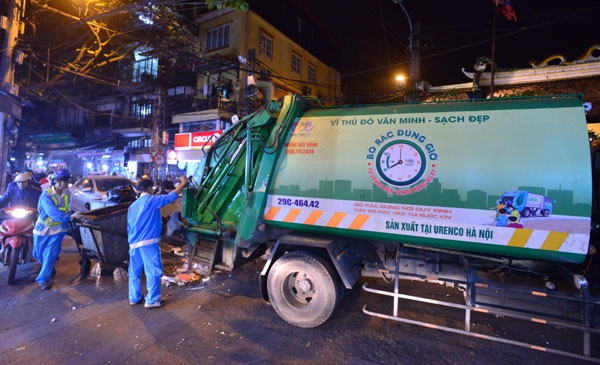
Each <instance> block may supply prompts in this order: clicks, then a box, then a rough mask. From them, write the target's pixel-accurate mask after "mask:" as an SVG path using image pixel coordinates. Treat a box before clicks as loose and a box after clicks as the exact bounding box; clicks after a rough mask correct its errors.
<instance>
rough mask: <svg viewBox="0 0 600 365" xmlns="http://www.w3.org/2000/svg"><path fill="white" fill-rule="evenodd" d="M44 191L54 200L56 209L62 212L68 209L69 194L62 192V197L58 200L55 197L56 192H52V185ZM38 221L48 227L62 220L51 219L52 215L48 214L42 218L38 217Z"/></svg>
mask: <svg viewBox="0 0 600 365" xmlns="http://www.w3.org/2000/svg"><path fill="white" fill-rule="evenodd" d="M46 192H47V193H48V195H50V197H51V198H52V201H53V202H54V204H55V205H56V207H57V208H58V210H60V211H61V212H64V213H66V212H68V211H69V194H64V195H63V197H62V200H59V199H58V198H57V197H56V194H54V190H53V189H52V187H50V188H49V189H46ZM38 223H42V224H43V225H45V226H48V227H52V226H58V225H61V224H62V222H57V221H55V220H54V219H52V217H50V216H48V217H46V219H44V220H41V219H39V218H38Z"/></svg>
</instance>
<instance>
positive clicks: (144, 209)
mask: <svg viewBox="0 0 600 365" xmlns="http://www.w3.org/2000/svg"><path fill="white" fill-rule="evenodd" d="M187 183H188V179H187V177H185V176H184V177H183V178H182V179H181V183H180V184H179V185H177V187H176V188H175V190H172V191H171V192H170V193H168V194H166V195H152V193H153V190H154V187H153V183H152V181H150V180H148V179H142V180H140V182H139V184H138V190H139V191H140V192H141V194H140V197H139V198H138V199H137V200H136V201H134V202H133V203H132V204H131V205H130V206H129V210H128V211H127V240H128V242H129V271H128V276H129V304H131V305H136V304H141V303H142V302H143V299H144V298H143V296H142V291H141V281H140V277H141V275H142V269H143V270H144V273H145V274H146V290H147V292H148V293H147V295H146V302H145V304H144V307H145V308H147V309H152V308H160V307H162V306H164V305H165V302H164V301H163V300H160V278H161V277H162V270H163V267H162V261H161V257H160V245H159V244H160V236H161V233H162V218H161V216H160V208H162V207H164V206H165V205H167V204H170V203H173V202H174V201H175V200H177V198H178V197H179V193H180V192H181V191H182V190H183V189H184V188H185V187H186V186H187Z"/></svg>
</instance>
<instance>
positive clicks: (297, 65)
mask: <svg viewBox="0 0 600 365" xmlns="http://www.w3.org/2000/svg"><path fill="white" fill-rule="evenodd" d="M292 72H295V73H297V74H298V75H302V57H300V56H299V55H298V54H296V53H294V52H292Z"/></svg>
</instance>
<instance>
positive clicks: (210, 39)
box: [206, 24, 229, 51]
mask: <svg viewBox="0 0 600 365" xmlns="http://www.w3.org/2000/svg"><path fill="white" fill-rule="evenodd" d="M227 46H229V24H225V25H221V26H219V27H216V28H212V29H210V30H209V31H208V32H206V50H207V51H213V50H215V49H218V48H224V47H227Z"/></svg>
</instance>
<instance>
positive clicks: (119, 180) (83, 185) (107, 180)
mask: <svg viewBox="0 0 600 365" xmlns="http://www.w3.org/2000/svg"><path fill="white" fill-rule="evenodd" d="M111 190H113V194H114V192H115V191H119V192H129V197H130V198H131V197H135V196H137V191H136V190H135V187H134V186H133V183H132V182H131V180H129V179H128V178H126V177H123V176H95V175H92V176H87V177H84V178H82V179H79V180H78V181H77V182H76V183H75V184H73V186H72V187H71V209H73V210H74V211H77V212H85V211H88V210H92V209H98V208H102V207H105V206H108V205H113V204H116V203H119V202H120V201H118V200H116V199H115V197H114V195H113V196H109V194H108V193H109V192H111ZM111 195H112V194H111ZM134 199H135V198H134Z"/></svg>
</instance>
